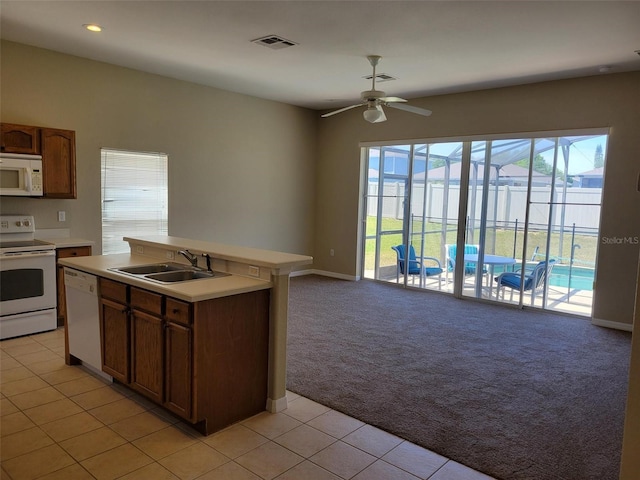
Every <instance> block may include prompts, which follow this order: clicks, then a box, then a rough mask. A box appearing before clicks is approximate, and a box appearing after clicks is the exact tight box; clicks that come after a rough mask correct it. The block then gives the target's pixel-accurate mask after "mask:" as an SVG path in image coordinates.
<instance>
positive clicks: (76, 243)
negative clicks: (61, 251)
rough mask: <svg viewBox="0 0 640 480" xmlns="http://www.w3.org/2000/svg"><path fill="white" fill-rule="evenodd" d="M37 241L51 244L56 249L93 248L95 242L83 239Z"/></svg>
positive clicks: (43, 238) (66, 238)
mask: <svg viewBox="0 0 640 480" xmlns="http://www.w3.org/2000/svg"><path fill="white" fill-rule="evenodd" d="M38 240H42V241H44V242H49V243H53V244H54V245H55V246H56V248H71V247H93V246H94V245H95V242H93V241H91V240H85V239H84V238H71V237H65V238H46V237H39V238H38Z"/></svg>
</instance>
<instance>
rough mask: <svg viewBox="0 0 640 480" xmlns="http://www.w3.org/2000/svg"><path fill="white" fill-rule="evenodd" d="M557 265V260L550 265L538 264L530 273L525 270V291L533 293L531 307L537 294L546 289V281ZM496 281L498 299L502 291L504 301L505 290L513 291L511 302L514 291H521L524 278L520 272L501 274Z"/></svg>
mask: <svg viewBox="0 0 640 480" xmlns="http://www.w3.org/2000/svg"><path fill="white" fill-rule="evenodd" d="M555 263H556V261H555V260H549V262H548V263H547V262H546V261H542V262H538V264H537V265H536V266H535V267H534V268H533V270H531V272H530V273H526V270H525V276H524V288H523V291H525V292H528V291H530V292H531V305H533V304H534V303H535V301H536V294H537V293H538V292H540V291H542V290H543V289H544V286H545V282H546V279H547V278H549V276H550V275H551V270H553V266H554V265H555ZM494 280H495V281H496V282H497V283H498V287H497V288H498V291H497V294H496V297H497V298H500V291H502V299H503V300H504V294H505V288H510V289H511V298H510V300H513V291H514V290H517V291H520V286H521V284H522V283H521V281H522V276H521V272H520V271H519V270H516V271H513V272H504V273H501V274H500V275H498V276H497V277H496V278H495V279H494Z"/></svg>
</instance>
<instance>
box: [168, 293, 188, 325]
mask: <svg viewBox="0 0 640 480" xmlns="http://www.w3.org/2000/svg"><path fill="white" fill-rule="evenodd" d="M167 320H170V321H172V322H176V323H181V324H183V325H190V324H191V304H190V303H187V302H182V301H180V300H176V299H175V298H169V297H167Z"/></svg>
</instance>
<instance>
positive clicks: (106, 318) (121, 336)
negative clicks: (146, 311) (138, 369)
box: [100, 298, 130, 383]
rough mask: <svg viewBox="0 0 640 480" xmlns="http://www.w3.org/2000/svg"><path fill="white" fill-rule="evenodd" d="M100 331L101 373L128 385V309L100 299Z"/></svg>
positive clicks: (119, 304)
mask: <svg viewBox="0 0 640 480" xmlns="http://www.w3.org/2000/svg"><path fill="white" fill-rule="evenodd" d="M100 326H101V329H102V335H101V341H102V371H103V372H105V373H108V374H109V375H111V376H112V377H113V378H115V379H116V380H118V381H120V382H122V383H129V353H130V351H129V332H130V321H129V308H128V307H127V306H126V305H123V304H121V303H116V302H112V301H111V300H106V299H103V298H101V299H100Z"/></svg>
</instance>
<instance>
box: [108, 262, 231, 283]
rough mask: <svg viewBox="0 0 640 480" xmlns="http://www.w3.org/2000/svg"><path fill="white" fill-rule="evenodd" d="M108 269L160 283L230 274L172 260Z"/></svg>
mask: <svg viewBox="0 0 640 480" xmlns="http://www.w3.org/2000/svg"><path fill="white" fill-rule="evenodd" d="M109 270H112V271H114V272H118V273H126V274H127V275H132V276H135V277H138V278H141V279H144V280H150V281H154V282H160V283H175V282H187V281H190V280H201V279H206V278H218V277H227V276H229V275H230V274H229V273H225V272H212V271H207V270H199V269H196V268H193V267H189V266H187V265H183V264H181V263H172V262H168V263H153V264H149V265H134V266H131V267H114V268H110V269H109Z"/></svg>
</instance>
